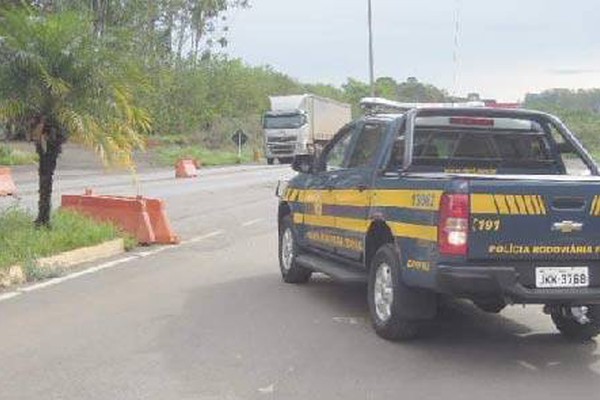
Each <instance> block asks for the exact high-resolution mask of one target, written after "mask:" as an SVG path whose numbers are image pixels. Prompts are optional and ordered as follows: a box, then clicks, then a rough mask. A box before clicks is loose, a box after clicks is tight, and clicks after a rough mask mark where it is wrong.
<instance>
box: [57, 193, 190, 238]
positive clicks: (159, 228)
mask: <svg viewBox="0 0 600 400" xmlns="http://www.w3.org/2000/svg"><path fill="white" fill-rule="evenodd" d="M61 206H62V208H64V209H67V210H73V211H76V212H79V213H82V214H84V215H87V216H89V217H91V218H93V219H95V220H97V221H103V222H112V223H113V224H115V225H116V226H118V227H120V228H121V229H123V231H125V232H127V233H129V234H131V235H132V236H134V237H135V238H136V239H137V241H138V243H140V244H146V245H149V244H155V243H158V244H175V243H178V242H179V238H178V237H177V235H175V234H174V233H173V231H172V229H171V225H170V223H169V221H168V218H167V215H166V213H165V207H164V203H163V202H162V200H156V199H147V198H144V197H141V196H138V197H121V196H97V195H94V194H93V193H92V191H91V190H86V192H85V194H84V195H82V196H81V195H63V196H62V204H61Z"/></svg>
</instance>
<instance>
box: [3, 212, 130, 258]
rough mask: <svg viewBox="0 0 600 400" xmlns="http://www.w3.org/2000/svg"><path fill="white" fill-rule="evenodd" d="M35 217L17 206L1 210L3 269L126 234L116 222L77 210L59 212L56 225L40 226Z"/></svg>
mask: <svg viewBox="0 0 600 400" xmlns="http://www.w3.org/2000/svg"><path fill="white" fill-rule="evenodd" d="M33 219H34V218H33V215H31V214H30V213H28V212H26V211H23V210H21V209H17V208H11V209H8V210H5V211H0V269H3V268H8V267H10V266H12V265H15V264H22V265H31V263H33V262H35V260H36V259H38V258H41V257H49V256H52V255H56V254H59V253H62V252H65V251H69V250H74V249H77V248H81V247H88V246H94V245H97V244H100V243H103V242H106V241H109V240H113V239H118V238H120V237H123V235H122V234H121V232H120V231H119V230H118V229H117V228H116V227H115V226H113V225H111V224H106V223H98V222H95V221H93V220H92V219H90V218H87V217H84V216H82V215H78V214H75V213H73V212H68V211H58V212H56V213H55V214H54V215H53V218H52V229H46V228H40V229H36V228H35V227H34V225H33V222H32V221H33Z"/></svg>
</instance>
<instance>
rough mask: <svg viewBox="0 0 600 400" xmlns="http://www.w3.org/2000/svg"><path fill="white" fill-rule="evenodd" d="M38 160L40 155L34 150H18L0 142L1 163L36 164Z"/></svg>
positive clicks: (10, 164)
mask: <svg viewBox="0 0 600 400" xmlns="http://www.w3.org/2000/svg"><path fill="white" fill-rule="evenodd" d="M37 160H38V157H37V155H36V154H35V153H33V152H26V151H22V150H17V149H13V148H11V147H9V146H6V145H3V144H0V165H7V166H13V165H28V164H35V163H36V162H37Z"/></svg>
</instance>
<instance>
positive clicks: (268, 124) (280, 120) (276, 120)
mask: <svg viewBox="0 0 600 400" xmlns="http://www.w3.org/2000/svg"><path fill="white" fill-rule="evenodd" d="M304 124H306V116H304V115H303V114H285V115H277V116H275V115H267V116H265V119H264V128H265V129H296V128H300V127H302V126H303V125H304Z"/></svg>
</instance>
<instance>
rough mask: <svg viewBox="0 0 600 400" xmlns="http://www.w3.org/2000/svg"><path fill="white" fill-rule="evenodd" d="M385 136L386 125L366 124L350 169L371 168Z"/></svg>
mask: <svg viewBox="0 0 600 400" xmlns="http://www.w3.org/2000/svg"><path fill="white" fill-rule="evenodd" d="M384 134H385V125H383V124H373V123H367V124H365V125H364V127H363V129H362V132H360V134H359V136H358V140H357V141H356V144H355V145H354V150H353V152H352V155H351V156H350V162H349V163H348V168H361V167H368V166H370V165H371V164H372V163H373V161H374V160H375V156H376V155H377V150H378V149H379V145H380V143H381V140H382V139H383V136H384Z"/></svg>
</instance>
